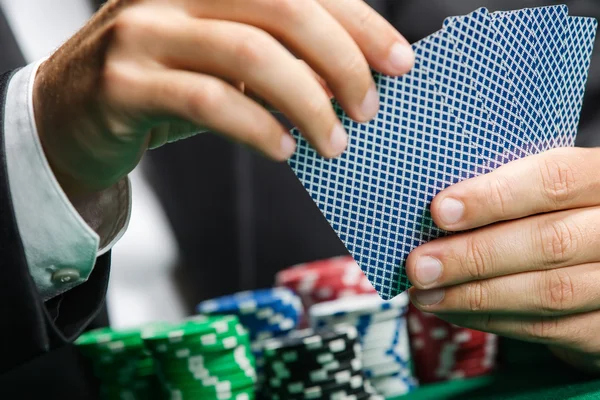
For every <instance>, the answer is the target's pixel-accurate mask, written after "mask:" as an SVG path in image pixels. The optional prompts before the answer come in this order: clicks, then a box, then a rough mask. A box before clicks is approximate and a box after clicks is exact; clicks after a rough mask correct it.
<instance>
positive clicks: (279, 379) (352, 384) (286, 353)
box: [264, 325, 369, 400]
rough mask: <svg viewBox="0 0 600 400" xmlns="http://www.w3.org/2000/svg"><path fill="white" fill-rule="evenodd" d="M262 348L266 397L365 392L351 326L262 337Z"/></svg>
mask: <svg viewBox="0 0 600 400" xmlns="http://www.w3.org/2000/svg"><path fill="white" fill-rule="evenodd" d="M264 349H265V351H264V355H265V361H266V363H265V377H266V381H265V390H264V393H265V396H266V398H270V399H273V400H277V399H347V398H350V399H352V398H365V394H369V393H368V392H367V390H366V388H365V379H364V375H363V373H362V364H361V362H360V351H361V348H360V344H359V342H358V332H357V331H356V328H354V327H352V326H344V325H340V326H336V327H333V328H327V329H321V330H313V329H303V330H298V331H294V332H291V333H290V334H289V335H287V336H285V337H281V338H275V339H271V340H268V341H266V342H265V344H264ZM366 398H368V397H366Z"/></svg>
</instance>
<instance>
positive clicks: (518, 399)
mask: <svg viewBox="0 0 600 400" xmlns="http://www.w3.org/2000/svg"><path fill="white" fill-rule="evenodd" d="M500 354H501V357H500V361H501V363H500V365H501V367H500V368H499V370H498V371H497V372H496V373H494V374H492V375H489V376H484V377H478V378H471V379H463V380H455V381H450V382H443V383H436V384H430V385H424V386H422V387H421V388H420V389H418V390H417V391H415V392H413V393H410V394H408V395H406V396H401V397H396V398H394V399H393V400H425V399H427V400H429V399H431V400H434V399H435V400H446V399H469V400H470V399H474V400H479V399H486V400H490V399H491V400H495V399H498V400H500V399H511V400H512V399H514V400H542V399H543V400H564V399H569V400H571V399H578V400H591V399H598V400H600V377H596V378H594V377H590V376H587V375H585V374H582V373H580V372H578V371H576V370H574V369H573V368H571V367H569V366H567V365H565V364H563V363H562V362H560V361H559V360H557V359H555V358H554V356H553V355H552V354H551V353H550V352H549V351H548V350H547V349H546V347H544V346H540V345H532V344H528V343H523V342H517V341H514V340H503V342H502V347H501V352H500Z"/></svg>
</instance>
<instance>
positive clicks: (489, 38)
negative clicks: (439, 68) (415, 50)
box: [446, 8, 525, 169]
mask: <svg viewBox="0 0 600 400" xmlns="http://www.w3.org/2000/svg"><path fill="white" fill-rule="evenodd" d="M446 29H447V32H448V35H449V37H450V38H451V39H452V41H453V43H454V45H455V48H456V51H457V52H458V53H459V54H460V55H461V57H462V63H463V64H464V65H465V67H466V71H467V73H468V74H469V76H470V79H471V82H472V86H474V88H475V90H476V91H477V92H478V95H479V98H480V99H481V101H482V104H483V105H484V108H485V109H486V111H487V113H488V116H489V118H490V122H491V123H492V124H493V125H494V132H495V135H494V136H493V137H492V138H490V140H489V141H484V142H483V143H479V145H481V146H484V147H491V148H493V147H495V146H500V147H501V148H502V149H503V151H502V152H501V155H500V156H499V158H494V159H490V160H489V165H490V167H491V168H492V169H493V168H497V167H498V166H500V165H502V164H503V163H504V160H505V159H506V158H510V159H513V158H516V157H518V156H519V155H520V153H519V152H520V151H521V150H520V148H519V146H518V145H510V143H514V142H516V141H517V139H522V138H524V137H525V135H524V133H522V132H521V125H520V120H519V115H518V113H517V109H516V106H515V104H514V99H513V96H512V88H511V85H510V82H509V81H508V79H507V78H506V75H507V73H506V71H505V70H504V66H503V64H502V57H501V54H500V49H499V48H498V45H497V44H496V42H495V37H494V36H495V32H494V31H493V29H492V27H491V21H490V18H489V14H488V12H487V10H486V9H485V8H481V9H479V10H476V11H475V12H473V13H471V14H469V15H466V16H463V17H454V18H451V19H449V20H448V23H447V24H446ZM507 140H509V141H510V143H509V144H507ZM496 153H497V152H494V153H492V155H494V154H496Z"/></svg>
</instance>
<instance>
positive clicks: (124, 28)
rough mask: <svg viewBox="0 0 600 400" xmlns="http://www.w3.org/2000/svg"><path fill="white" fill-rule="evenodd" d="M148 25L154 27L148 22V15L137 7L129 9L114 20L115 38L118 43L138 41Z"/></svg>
mask: <svg viewBox="0 0 600 400" xmlns="http://www.w3.org/2000/svg"><path fill="white" fill-rule="evenodd" d="M148 25H150V26H152V24H151V23H148V21H147V16H146V13H144V12H143V11H140V10H139V9H138V8H136V7H128V8H126V9H124V10H123V11H121V12H120V13H119V14H118V15H117V16H116V17H115V19H114V22H113V34H114V38H115V39H116V41H117V42H123V41H132V40H136V38H137V37H138V36H139V35H140V34H142V32H143V31H144V29H145V28H146V27H148Z"/></svg>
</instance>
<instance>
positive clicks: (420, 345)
mask: <svg viewBox="0 0 600 400" xmlns="http://www.w3.org/2000/svg"><path fill="white" fill-rule="evenodd" d="M408 330H409V334H410V340H411V350H412V357H413V360H414V366H415V372H416V375H417V378H418V379H419V381H420V382H421V383H432V382H440V381H447V380H452V379H460V378H471V377H476V376H481V375H486V374H489V373H490V372H492V370H493V369H494V367H495V366H496V355H497V353H498V337H497V336H496V335H494V334H491V333H486V332H480V331H475V330H472V329H467V328H462V327H459V326H456V325H453V324H450V323H448V322H446V321H443V320H441V319H439V318H437V317H436V316H434V315H433V314H427V313H423V312H421V311H419V310H418V309H417V308H415V307H414V306H412V305H411V306H410V309H409V313H408Z"/></svg>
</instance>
